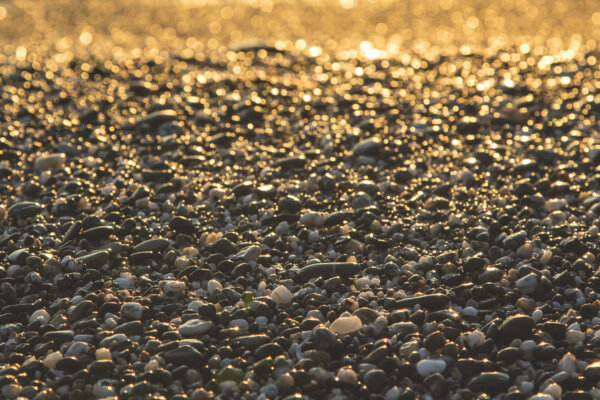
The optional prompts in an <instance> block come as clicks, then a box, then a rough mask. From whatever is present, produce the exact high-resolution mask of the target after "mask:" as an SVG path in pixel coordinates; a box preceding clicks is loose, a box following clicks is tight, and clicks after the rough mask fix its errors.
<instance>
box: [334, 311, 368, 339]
mask: <svg viewBox="0 0 600 400" xmlns="http://www.w3.org/2000/svg"><path fill="white" fill-rule="evenodd" d="M361 327H362V321H361V320H360V318H358V317H357V316H355V315H351V316H347V317H344V316H341V317H339V318H338V319H336V320H335V321H333V322H332V324H331V326H330V327H329V329H330V330H331V331H332V332H333V333H337V334H338V335H348V334H350V333H354V332H356V331H358V330H359V329H360V328H361Z"/></svg>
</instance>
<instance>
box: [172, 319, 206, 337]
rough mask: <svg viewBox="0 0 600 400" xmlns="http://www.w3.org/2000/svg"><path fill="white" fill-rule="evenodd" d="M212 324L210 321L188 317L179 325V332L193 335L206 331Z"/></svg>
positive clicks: (183, 334) (188, 335)
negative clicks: (188, 318)
mask: <svg viewBox="0 0 600 400" xmlns="http://www.w3.org/2000/svg"><path fill="white" fill-rule="evenodd" d="M213 326H214V324H213V323H212V321H202V320H200V319H190V320H189V321H187V322H185V323H184V324H183V325H181V326H180V327H179V333H181V335H182V336H185V337H195V336H199V335H202V334H204V333H206V332H208V331H209V330H210V329H211V328H212V327H213Z"/></svg>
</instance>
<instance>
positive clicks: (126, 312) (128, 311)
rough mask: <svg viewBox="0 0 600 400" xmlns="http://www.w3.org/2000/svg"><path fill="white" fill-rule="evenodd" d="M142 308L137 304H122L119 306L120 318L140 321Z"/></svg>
mask: <svg viewBox="0 0 600 400" xmlns="http://www.w3.org/2000/svg"><path fill="white" fill-rule="evenodd" d="M143 311H144V309H143V307H142V305H141V304H140V303H137V302H128V303H123V305H122V306H121V316H123V317H125V318H129V319H132V320H140V319H141V318H142V314H143Z"/></svg>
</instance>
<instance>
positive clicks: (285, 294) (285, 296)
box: [271, 285, 292, 305]
mask: <svg viewBox="0 0 600 400" xmlns="http://www.w3.org/2000/svg"><path fill="white" fill-rule="evenodd" d="M271 298H272V299H273V301H275V303H277V304H280V305H287V304H290V303H291V302H292V292H290V290H289V289H288V288H286V287H285V286H283V285H279V286H277V287H276V288H275V289H273V291H272V292H271Z"/></svg>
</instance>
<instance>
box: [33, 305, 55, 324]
mask: <svg viewBox="0 0 600 400" xmlns="http://www.w3.org/2000/svg"><path fill="white" fill-rule="evenodd" d="M33 321H40V322H41V323H42V324H47V323H48V321H50V314H49V313H48V311H46V309H44V308H42V309H39V310H35V311H34V312H33V313H32V314H31V316H30V317H29V322H33Z"/></svg>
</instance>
